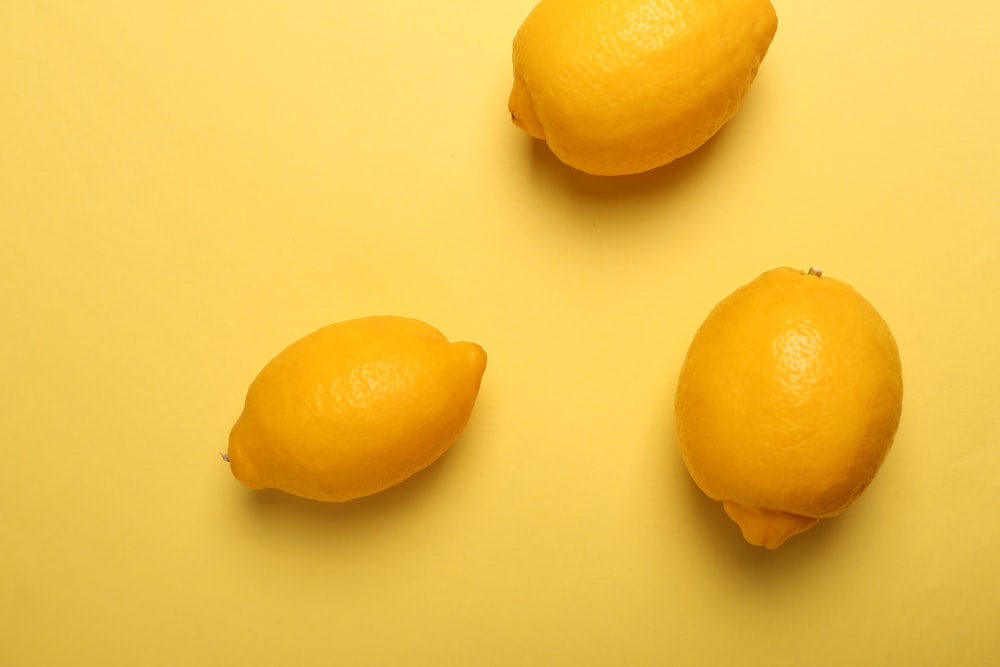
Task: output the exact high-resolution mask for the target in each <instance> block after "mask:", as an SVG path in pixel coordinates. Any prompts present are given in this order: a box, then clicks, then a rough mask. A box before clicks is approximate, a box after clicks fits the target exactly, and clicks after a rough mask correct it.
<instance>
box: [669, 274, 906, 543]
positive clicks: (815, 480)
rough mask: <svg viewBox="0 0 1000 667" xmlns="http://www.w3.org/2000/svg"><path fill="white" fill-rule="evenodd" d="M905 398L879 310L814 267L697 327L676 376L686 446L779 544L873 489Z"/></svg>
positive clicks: (766, 282) (703, 482) (740, 293)
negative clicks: (871, 484)
mask: <svg viewBox="0 0 1000 667" xmlns="http://www.w3.org/2000/svg"><path fill="white" fill-rule="evenodd" d="M902 398H903V377H902V370H901V365H900V359H899V351H898V349H897V345H896V341H895V339H894V338H893V335H892V333H891V332H890V330H889V327H888V325H887V324H886V323H885V321H884V320H883V319H882V317H881V316H880V315H879V314H878V312H877V311H876V310H875V308H874V307H873V306H872V305H871V304H870V303H869V302H868V301H867V300H865V299H864V297H862V296H861V295H860V294H858V293H857V292H856V291H855V290H854V289H852V288H851V287H850V286H849V285H847V284H845V283H843V282H840V281H838V280H835V279H833V278H829V277H825V276H821V272H820V271H818V270H815V269H811V270H810V271H808V272H806V271H799V270H795V269H790V268H779V269H775V270H773V271H768V272H767V273H764V274H763V275H761V276H760V277H759V278H757V279H756V280H754V281H752V282H750V283H749V284H747V285H744V286H743V287H741V288H739V289H737V290H736V291H735V292H733V293H732V294H731V295H730V296H728V297H727V298H726V299H724V300H723V301H722V302H721V303H719V304H718V305H717V306H716V307H715V308H714V309H713V310H712V312H711V313H710V314H709V315H708V318H707V319H706V320H705V321H704V323H703V324H702V325H701V327H700V328H699V329H698V331H697V333H696V334H695V336H694V340H693V341H692V342H691V346H690V349H689V350H688V353H687V357H686V359H685V361H684V364H683V366H682V369H681V372H680V378H679V380H678V385H677V394H676V403H675V408H676V417H677V438H678V443H679V447H680V454H681V457H682V458H683V460H684V463H685V464H686V466H687V469H688V471H689V472H690V474H691V477H692V478H693V479H694V481H695V483H696V484H697V485H698V486H699V487H700V488H701V490H702V491H704V492H705V494H706V495H708V496H709V497H711V498H714V499H716V500H721V501H722V503H723V506H724V508H725V510H726V512H727V514H728V515H729V516H730V518H732V519H733V520H734V521H735V522H736V523H737V524H739V526H740V528H741V530H742V532H743V536H744V538H745V539H746V540H747V541H748V542H750V543H752V544H755V545H761V546H765V547H768V548H776V547H778V546H780V545H781V544H782V543H783V542H784V541H785V539H787V538H788V537H789V536H791V535H794V534H796V533H800V532H802V531H804V530H806V529H808V528H810V527H812V526H813V525H814V524H815V523H816V522H817V521H819V520H820V519H824V518H829V517H834V516H836V515H838V514H840V513H841V512H843V511H844V510H845V509H846V508H847V506H848V505H850V504H851V502H853V500H854V499H855V498H856V497H857V496H858V494H860V493H861V492H862V491H863V490H864V489H865V488H866V487H867V486H868V484H869V483H870V482H871V481H872V478H873V477H874V476H875V473H876V472H877V471H878V469H879V466H880V465H881V464H882V461H883V459H884V458H885V456H886V454H887V452H888V451H889V448H890V447H891V445H892V442H893V439H894V437H895V434H896V429H897V427H898V425H899V420H900V414H901V411H902Z"/></svg>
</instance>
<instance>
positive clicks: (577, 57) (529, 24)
mask: <svg viewBox="0 0 1000 667" xmlns="http://www.w3.org/2000/svg"><path fill="white" fill-rule="evenodd" d="M777 26H778V19H777V17H776V16H775V13H774V8H773V7H772V6H771V4H770V2H768V0H541V2H539V3H538V5H537V6H536V7H535V8H534V9H533V10H532V11H531V13H530V14H529V15H528V17H527V18H526V19H525V21H524V23H523V24H522V25H521V27H520V29H519V30H518V32H517V35H516V36H515V38H514V47H513V61H514V85H513V88H512V90H511V94H510V99H509V102H508V108H509V110H510V112H511V117H512V119H513V121H514V124H515V125H517V126H518V127H520V128H521V129H523V130H525V131H527V132H528V133H529V134H531V135H532V136H533V137H535V138H537V139H544V140H545V141H546V143H547V144H548V145H549V148H551V150H552V152H553V153H555V155H556V156H557V157H558V158H559V159H560V160H562V161H563V162H565V163H566V164H568V165H570V166H572V167H575V168H577V169H580V170H582V171H585V172H588V173H591V174H596V175H607V176H610V175H622V174H631V173H637V172H642V171H647V170H649V169H653V168H654V167H659V166H661V165H664V164H667V163H668V162H671V161H673V160H675V159H677V158H679V157H681V156H683V155H687V154H688V153H690V152H692V151H694V150H695V149H697V148H698V147H700V146H701V145H702V144H704V143H705V142H706V141H707V140H708V139H709V138H710V137H711V136H712V135H714V134H715V133H716V132H717V131H718V130H719V129H720V128H721V127H722V126H723V125H724V124H725V123H726V122H727V121H728V120H729V119H730V118H732V116H733V115H734V114H735V113H736V111H737V110H738V109H739V108H740V105H741V104H742V103H743V98H744V96H745V95H746V93H747V90H748V89H749V88H750V84H751V83H752V82H753V80H754V77H755V76H756V75H757V69H758V67H759V66H760V63H761V60H762V59H763V58H764V55H765V54H766V53H767V49H768V46H769V45H770V43H771V39H772V38H773V37H774V33H775V31H776V30H777Z"/></svg>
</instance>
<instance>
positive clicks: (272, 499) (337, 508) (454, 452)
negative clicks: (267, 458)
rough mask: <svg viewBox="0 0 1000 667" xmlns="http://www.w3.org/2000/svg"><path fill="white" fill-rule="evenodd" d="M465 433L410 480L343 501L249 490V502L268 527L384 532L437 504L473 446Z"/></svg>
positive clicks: (261, 523)
mask: <svg viewBox="0 0 1000 667" xmlns="http://www.w3.org/2000/svg"><path fill="white" fill-rule="evenodd" d="M466 436H467V434H466V433H463V434H462V436H461V437H460V438H459V440H458V441H456V442H455V444H454V445H452V447H451V448H450V449H449V450H448V451H446V452H445V453H444V454H443V455H441V457H439V458H438V459H437V460H436V461H434V462H433V463H431V464H430V465H428V466H427V467H426V468H424V469H422V470H419V471H417V472H415V473H414V474H413V475H411V476H410V477H408V478H407V479H405V480H403V481H402V482H399V483H398V484H396V485H394V486H391V487H389V488H387V489H384V490H382V491H379V492H376V493H373V494H371V495H369V496H364V497H361V498H355V499H353V500H348V501H344V502H323V501H318V500H310V499H307V498H300V497H298V496H294V495H291V494H288V493H285V492H284V491H279V490H277V489H263V490H258V491H251V490H244V493H245V495H246V497H245V502H244V507H245V508H246V510H247V512H248V513H250V514H251V515H252V516H251V518H252V519H253V520H254V522H255V523H256V524H257V525H258V527H260V528H262V529H264V530H272V529H273V530H274V531H275V532H281V531H283V530H284V529H286V528H290V527H292V526H298V527H302V526H303V525H305V526H306V527H310V528H316V529H319V530H327V531H333V532H335V533H337V534H339V535H341V536H344V535H350V536H353V537H358V538H361V537H362V536H363V535H364V534H366V533H373V532H380V531H382V530H384V529H385V527H386V526H387V525H388V524H389V523H396V522H398V521H401V520H403V521H405V519H406V517H407V515H410V516H414V515H416V514H417V513H419V512H420V511H421V508H423V507H426V506H427V505H428V504H429V503H432V501H433V499H434V497H435V496H436V493H435V489H436V488H440V487H441V486H442V484H443V483H444V482H445V481H446V478H447V476H448V475H452V474H458V470H457V469H458V468H459V467H460V466H461V462H460V461H459V459H461V458H463V456H462V450H463V449H464V448H466V447H474V446H475V443H474V437H473V438H468V437H466Z"/></svg>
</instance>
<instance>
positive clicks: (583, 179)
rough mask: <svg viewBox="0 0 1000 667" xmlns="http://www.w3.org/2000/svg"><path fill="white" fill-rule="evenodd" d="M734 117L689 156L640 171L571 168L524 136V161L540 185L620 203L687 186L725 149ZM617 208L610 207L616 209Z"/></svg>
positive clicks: (592, 199)
mask: <svg viewBox="0 0 1000 667" xmlns="http://www.w3.org/2000/svg"><path fill="white" fill-rule="evenodd" d="M734 124H735V118H734V119H733V120H732V121H730V122H729V123H726V125H724V126H723V127H722V128H721V129H720V130H719V131H718V132H716V133H715V134H714V135H713V136H712V137H711V138H709V140H708V141H706V142H705V143H704V144H702V145H701V146H700V147H699V148H697V149H696V150H694V151H692V152H691V153H688V154H687V155H685V156H683V157H680V158H677V159H676V160H674V161H672V162H670V163H668V164H665V165H663V166H661V167H657V168H655V169H651V170H649V171H645V172H641V173H638V174H626V175H622V176H595V175H593V174H588V173H586V172H583V171H580V170H579V169H576V168H574V167H571V166H569V165H567V164H565V163H563V162H562V161H561V160H559V158H558V157H556V155H555V154H554V153H553V152H552V151H551V150H550V149H549V147H548V145H547V144H546V143H545V142H544V141H542V140H540V139H534V138H532V137H529V136H527V135H526V134H525V135H524V136H523V137H522V141H523V142H524V146H525V153H526V156H525V160H526V161H528V162H529V163H530V165H531V174H532V177H533V178H534V180H535V181H536V182H537V183H538V184H539V186H540V187H544V188H547V189H550V190H555V191H561V192H564V193H566V194H568V195H570V196H573V197H577V198H580V199H582V200H584V201H587V202H590V203H600V202H619V201H622V200H636V199H644V198H657V197H664V196H667V195H670V194H672V193H676V192H679V191H681V190H684V189H687V188H688V187H690V186H691V185H693V184H694V183H696V182H698V181H699V180H700V179H701V178H702V177H703V176H704V174H705V172H706V171H708V170H709V168H710V167H711V165H712V163H713V162H714V161H715V159H717V158H718V156H717V155H716V154H717V153H724V152H725V144H726V143H727V142H726V137H727V136H728V135H730V134H731V133H732V130H731V129H730V126H731V125H734ZM613 210H614V209H609V211H612V212H613Z"/></svg>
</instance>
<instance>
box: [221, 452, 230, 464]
mask: <svg viewBox="0 0 1000 667" xmlns="http://www.w3.org/2000/svg"><path fill="white" fill-rule="evenodd" d="M220 456H221V457H222V460H223V461H225V462H226V463H229V454H220Z"/></svg>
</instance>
